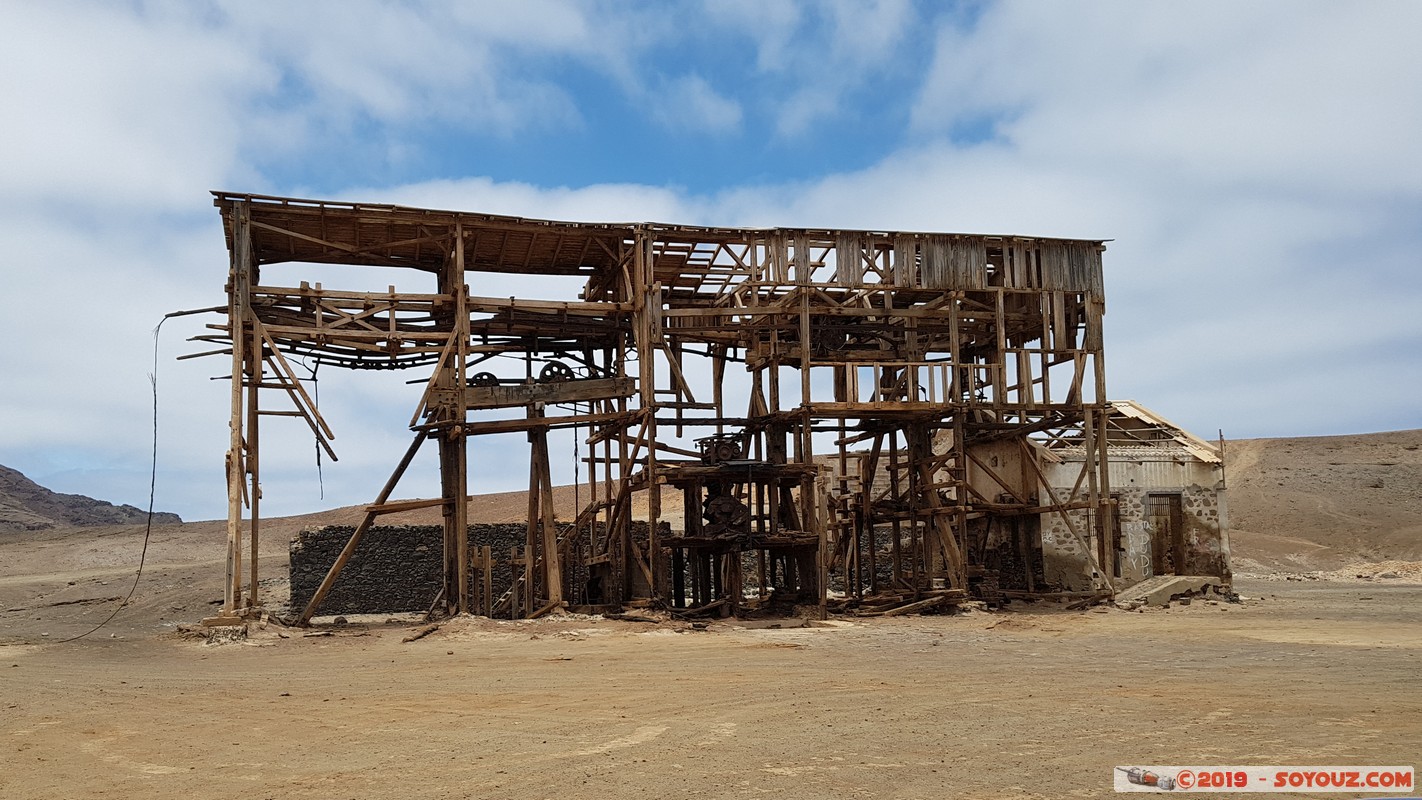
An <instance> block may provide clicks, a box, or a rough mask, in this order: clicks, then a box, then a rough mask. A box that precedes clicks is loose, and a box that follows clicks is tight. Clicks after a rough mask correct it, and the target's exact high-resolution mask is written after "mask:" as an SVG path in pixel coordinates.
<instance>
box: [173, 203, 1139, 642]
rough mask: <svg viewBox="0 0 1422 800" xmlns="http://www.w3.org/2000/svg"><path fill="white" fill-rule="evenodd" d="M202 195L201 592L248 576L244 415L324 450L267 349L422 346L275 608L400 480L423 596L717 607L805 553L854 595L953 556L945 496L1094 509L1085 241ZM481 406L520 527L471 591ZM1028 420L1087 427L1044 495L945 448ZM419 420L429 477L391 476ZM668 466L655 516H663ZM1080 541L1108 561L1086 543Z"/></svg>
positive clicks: (309, 351)
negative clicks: (352, 279)
mask: <svg viewBox="0 0 1422 800" xmlns="http://www.w3.org/2000/svg"><path fill="white" fill-rule="evenodd" d="M216 205H217V207H218V209H219V210H220V212H221V214H222V219H223V224H224V227H225V230H226V236H227V243H228V247H229V252H230V255H231V270H230V273H229V278H228V285H227V290H228V308H227V315H228V320H227V322H226V324H224V325H215V326H212V327H213V328H214V331H213V333H212V334H211V335H209V336H205V337H199V338H203V339H207V340H211V341H215V342H218V343H220V345H221V346H222V347H221V349H220V350H218V351H216V352H220V353H230V355H231V363H232V394H231V442H230V447H229V451H228V456H227V469H228V512H229V513H228V568H227V586H226V594H225V606H224V610H225V611H226V612H228V613H232V614H240V613H244V612H245V611H247V610H249V609H254V608H257V607H259V606H260V603H261V599H260V598H259V597H258V594H257V591H258V585H259V584H258V574H257V560H256V553H257V545H258V539H259V533H260V514H259V502H260V499H261V491H260V489H259V485H260V483H259V476H260V459H259V447H258V444H259V436H258V433H259V422H260V419H261V417H262V416H264V415H268V414H279V415H287V416H298V417H301V418H302V419H304V420H305V421H306V422H307V423H308V424H309V425H310V427H311V429H312V431H313V432H314V433H315V435H316V437H317V440H318V441H319V442H320V443H321V445H322V446H323V447H325V448H326V449H327V451H328V452H329V451H330V446H329V443H328V442H329V440H330V439H331V437H332V432H331V430H330V428H329V427H328V426H327V424H326V422H325V421H324V420H323V419H322V417H321V415H320V413H319V412H318V410H317V409H316V406H315V404H314V403H313V402H312V401H311V398H310V397H308V396H307V394H306V391H305V390H304V389H303V387H302V385H301V383H300V381H298V380H297V376H296V374H295V373H294V372H293V370H292V368H291V364H290V363H289V362H288V357H289V356H293V355H300V356H303V357H314V358H315V359H317V360H318V361H319V362H320V363H322V364H328V365H334V366H339V367H345V368H352V369H362V368H372V369H392V368H393V369H407V370H416V371H419V372H420V373H421V374H425V373H427V374H428V379H427V380H426V381H424V389H423V392H422V393H421V396H420V398H419V401H418V403H417V405H416V408H415V409H414V412H413V415H412V417H411V419H410V431H411V434H412V436H413V440H412V442H411V444H410V447H409V449H408V451H407V452H406V453H405V455H404V457H403V458H402V459H401V460H400V461H399V462H398V465H397V466H396V468H395V469H394V471H393V472H392V474H391V476H390V480H389V481H388V482H387V484H386V486H385V488H384V490H382V492H381V493H380V495H379V496H378V497H377V498H376V499H375V501H374V502H373V503H372V504H371V505H370V506H368V507H367V509H366V514H365V518H364V520H363V521H362V522H361V524H360V525H359V526H358V527H357V528H356V531H355V533H354V535H353V536H352V537H351V540H350V542H349V544H348V545H347V547H346V549H345V552H343V553H342V555H341V558H340V559H339V560H338V561H337V563H336V564H335V566H334V567H333V568H332V570H331V572H330V574H329V575H328V576H327V580H326V581H325V583H324V584H323V585H322V587H321V589H320V590H319V591H318V592H317V593H316V596H315V597H314V598H313V599H312V601H311V603H310V604H309V605H308V607H307V608H306V609H304V611H303V613H302V614H301V619H302V621H305V620H308V619H309V618H310V617H311V616H312V615H313V614H314V613H315V612H316V610H317V609H318V608H319V606H320V602H321V599H322V598H323V597H324V595H325V593H326V590H328V589H329V588H330V586H331V584H332V583H333V582H334V580H335V578H336V576H337V575H338V574H339V573H340V570H341V567H342V566H343V565H344V563H345V562H346V560H347V558H348V557H349V556H350V554H351V552H353V551H354V549H355V547H356V545H357V544H358V543H359V541H360V539H361V536H362V535H363V534H364V532H365V531H366V530H367V529H368V528H369V527H370V525H371V524H373V523H374V521H375V520H377V519H378V518H379V517H380V515H382V514H385V513H390V512H394V511H404V510H409V509H411V508H417V507H422V506H439V507H440V508H441V509H442V510H443V519H444V529H445V537H444V565H445V566H444V590H443V593H442V595H441V597H440V598H439V599H438V600H437V605H439V606H440V607H441V608H442V609H443V610H444V611H446V612H449V613H483V614H491V615H492V614H495V613H499V614H504V615H517V616H534V615H537V614H539V613H544V612H546V611H547V610H549V609H552V608H557V607H559V606H564V605H575V606H598V607H611V606H626V605H637V604H652V605H659V606H662V607H667V608H671V609H676V610H679V613H694V612H698V611H710V610H712V609H716V610H718V612H719V613H735V612H739V611H742V610H744V608H745V607H746V606H754V605H760V604H762V603H769V602H771V601H772V600H777V601H786V602H789V603H798V604H802V605H804V606H811V607H816V608H818V609H819V610H820V612H821V613H823V612H824V610H825V609H826V607H827V604H828V602H829V597H830V595H831V591H830V589H831V584H832V583H834V582H838V583H839V585H840V587H841V589H842V590H843V594H842V595H841V594H840V592H835V595H836V597H837V598H838V597H840V596H843V597H844V598H847V600H848V601H852V602H857V603H863V604H865V606H866V607H873V606H874V605H875V604H876V603H877V604H880V605H881V606H882V604H884V603H890V602H915V603H922V602H925V601H933V602H940V601H950V600H952V599H954V598H959V597H963V596H966V595H967V593H968V592H969V591H970V590H971V589H972V588H973V585H974V579H975V578H976V577H977V576H979V575H981V574H983V567H982V564H981V563H979V559H978V558H977V556H976V555H975V553H976V548H975V545H974V543H973V541H972V538H971V536H970V533H969V532H970V529H971V528H972V522H973V520H978V519H982V518H984V517H992V518H1001V519H1009V518H1013V517H1021V516H1024V515H1031V514H1054V513H1056V514H1062V515H1063V516H1067V515H1068V512H1072V511H1078V512H1079V511H1080V510H1082V509H1085V510H1086V512H1087V517H1086V518H1087V519H1089V520H1090V523H1089V524H1090V525H1092V526H1094V528H1095V530H1094V531H1090V530H1088V531H1085V532H1084V533H1083V536H1091V535H1095V537H1096V539H1097V542H1098V545H1099V543H1104V542H1105V541H1109V540H1110V537H1109V535H1107V532H1105V531H1103V530H1102V527H1103V526H1105V525H1109V520H1110V517H1111V515H1110V514H1107V513H1100V512H1102V510H1103V509H1105V508H1106V507H1107V505H1108V504H1109V502H1110V501H1109V495H1110V487H1109V486H1108V485H1107V480H1108V479H1107V472H1106V470H1105V446H1104V440H1100V439H1097V438H1096V437H1095V434H1096V432H1098V431H1100V430H1102V429H1104V420H1105V416H1104V415H1103V414H1102V413H1101V412H1102V410H1103V409H1104V407H1105V373H1104V362H1103V360H1102V337H1101V318H1102V314H1103V311H1104V295H1103V291H1102V281H1101V252H1102V250H1103V249H1104V247H1103V245H1102V243H1101V242H1099V241H1079V240H1063V239H1041V238H1025V237H1009V236H978V235H958V234H938V233H891V232H870V231H843V230H801V229H795V230H786V229H743V228H705V227H689V226H674V225H661V224H590V223H568V222H550V221H544V220H532V219H520V218H512V217H500V216H492V215H487V214H472V213H459V212H447V211H431V210H424V209H416V208H403V207H397V206H388V205H358V204H348V203H335V202H319V201H305V200H295V199H290V198H277V197H263V196H254V195H238V194H227V193H218V194H216ZM281 262H299V263H312V264H337V265H365V266H377V267H385V268H389V269H391V272H392V275H394V276H396V277H398V276H400V275H407V274H410V273H409V271H412V270H413V271H417V272H424V273H428V274H430V275H433V276H435V278H436V281H435V283H436V285H437V291H435V292H434V293H429V294H415V293H406V292H398V291H396V289H395V287H394V285H392V286H391V287H390V289H389V291H388V292H378V293H369V292H350V291H340V290H334V289H327V288H323V287H322V285H321V284H315V285H311V284H308V283H306V282H302V283H301V284H300V285H298V286H272V285H267V284H265V283H263V282H262V279H261V275H262V269H263V267H265V266H267V265H270V264H275V263H281ZM480 272H500V273H524V274H529V275H563V276H578V277H580V278H582V279H584V281H585V283H584V288H583V291H582V293H581V296H580V297H579V298H577V299H575V300H574V299H568V300H557V299H527V298H495V297H482V296H479V295H477V294H475V293H474V292H473V291H471V285H473V286H477V285H478V281H477V280H475V281H471V280H470V276H471V274H473V273H480ZM394 282H395V281H394V280H392V284H393V283H394ZM511 363H517V364H519V372H520V373H521V374H514V375H510V374H508V368H507V366H506V365H508V364H511ZM496 365H505V366H504V372H502V373H501V372H499V371H498V367H497V366H496ZM263 390H266V391H263ZM268 397H276V398H283V403H282V405H281V407H280V408H271V407H268V405H267V403H268V401H267V399H266V398H268ZM507 409H522V411H523V414H522V416H520V417H518V418H512V419H511V418H507V412H506V410H507ZM498 411H503V414H501V415H498V414H495V413H492V412H498ZM566 428H573V429H575V432H576V435H577V437H578V441H579V448H580V453H581V460H580V463H581V464H582V465H583V466H585V467H586V469H585V470H582V471H581V481H580V484H579V489H578V491H579V495H580V497H581V499H582V500H583V501H584V502H583V504H582V506H581V508H580V510H579V511H578V513H577V516H576V518H575V519H573V520H570V521H569V520H564V521H563V522H571V523H572V524H571V525H570V526H568V525H565V526H562V527H561V528H560V527H559V526H558V525H555V520H554V514H553V503H552V488H553V487H552V479H551V477H550V463H549V454H548V433H549V431H552V430H557V429H566ZM511 431H516V432H524V433H526V434H527V436H528V441H529V463H530V481H529V495H528V496H529V516H528V529H527V530H528V535H527V541H526V543H525V547H524V548H522V549H521V551H520V552H518V553H515V554H514V558H515V559H516V565H515V566H516V575H517V577H516V580H515V585H514V586H513V587H512V588H510V589H509V590H508V591H507V592H505V593H503V595H502V596H497V595H494V594H493V593H491V592H490V591H489V590H488V581H487V575H488V571H489V567H490V555H489V554H488V552H487V549H485V551H484V552H478V553H475V552H471V550H470V547H469V542H468V535H467V533H466V531H467V525H468V523H469V520H468V510H467V509H468V504H467V502H466V498H467V496H468V493H469V486H468V464H467V440H468V438H469V437H471V436H480V435H486V434H494V433H506V432H511ZM1053 436H1055V437H1062V436H1072V437H1075V438H1076V439H1082V440H1084V442H1085V446H1086V448H1087V451H1088V453H1090V456H1089V457H1088V458H1087V461H1086V465H1085V467H1084V468H1083V472H1082V479H1081V480H1080V481H1078V488H1079V490H1080V491H1074V492H1072V493H1071V495H1070V496H1068V497H1058V496H1055V494H1054V493H1051V496H1049V491H1050V490H1047V491H1040V490H1034V491H1027V490H1024V489H1022V488H1021V486H1023V485H1024V484H1022V483H1020V482H1016V483H1014V481H1012V480H1009V479H1008V478H1007V477H999V478H998V480H999V482H1000V483H1001V484H1002V488H1003V491H1001V492H991V491H987V492H985V491H983V490H982V489H981V488H974V486H973V485H972V484H970V483H969V482H968V480H967V479H966V477H965V475H966V471H967V470H968V469H969V465H970V464H972V463H973V462H974V460H975V459H976V456H975V454H974V448H975V447H978V446H980V445H983V444H985V443H992V442H1001V441H1007V440H1017V441H1018V443H1019V444H1020V446H1021V447H1022V448H1024V452H1031V453H1033V454H1034V455H1033V456H1032V458H1030V459H1028V460H1029V461H1031V462H1032V465H1033V467H1034V468H1035V467H1036V462H1035V460H1033V459H1035V458H1036V457H1037V456H1036V455H1035V453H1037V451H1041V450H1042V448H1040V447H1036V446H1035V445H1034V444H1033V443H1032V442H1033V440H1034V439H1041V438H1044V437H1053ZM431 440H432V441H433V446H435V447H437V448H438V450H439V463H440V474H441V486H440V495H439V498H438V499H433V500H416V501H392V500H391V499H390V498H391V494H392V492H393V490H394V488H395V486H396V483H397V482H398V481H399V479H400V477H401V475H402V474H403V473H404V471H405V469H406V468H407V467H408V466H409V464H410V463H411V461H412V459H413V458H414V456H415V454H416V452H417V451H418V450H419V449H420V448H421V447H422V446H423V445H424V444H425V443H426V442H429V441H431ZM330 455H331V456H332V457H334V453H333V452H331V453H330ZM978 466H979V467H982V468H985V469H988V471H989V472H991V468H990V467H988V466H987V465H986V464H985V463H979V464H978ZM1024 470H1025V467H1024ZM1031 485H1033V486H1038V487H1040V486H1044V482H1042V483H1040V484H1039V483H1038V482H1036V481H1033V482H1032V484H1031ZM1014 487H1016V488H1014ZM668 492H675V493H679V494H680V500H681V503H680V506H681V509H682V513H681V514H680V519H679V520H664V519H663V517H664V508H668V507H670V506H669V505H668V503H667V502H665V501H666V500H667V499H668ZM244 506H245V508H246V509H247V510H246V513H245V518H244ZM664 521H665V522H676V523H677V524H676V525H674V526H673V525H664V524H663V522H664ZM244 555H245V556H246V557H247V558H248V562H249V563H248V568H247V569H246V570H245V571H244V569H243V564H242V560H243V558H244ZM1099 557H1100V561H1101V562H1102V564H1101V565H1099V566H1100V569H1101V574H1102V575H1109V574H1110V565H1109V563H1105V562H1107V561H1108V560H1109V558H1110V557H1111V553H1110V552H1108V551H1107V549H1106V548H1105V547H1104V546H1100V547H1099ZM1029 580H1030V579H1029ZM481 587H482V588H481ZM886 598H887V599H886Z"/></svg>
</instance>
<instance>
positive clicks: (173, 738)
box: [0, 567, 1422, 798]
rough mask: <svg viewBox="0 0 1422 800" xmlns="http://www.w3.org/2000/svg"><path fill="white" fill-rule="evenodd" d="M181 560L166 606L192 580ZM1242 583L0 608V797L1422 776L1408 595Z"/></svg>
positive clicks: (760, 790)
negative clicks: (865, 597) (752, 614)
mask: <svg viewBox="0 0 1422 800" xmlns="http://www.w3.org/2000/svg"><path fill="white" fill-rule="evenodd" d="M169 569H170V572H169V577H168V578H167V579H166V580H171V581H172V582H173V584H174V588H172V589H171V590H170V591H173V592H180V591H181V588H180V587H181V586H182V585H183V584H184V583H185V582H186V581H188V580H191V578H192V577H196V576H178V575H176V574H174V573H173V572H172V571H171V570H172V569H173V568H169ZM206 569H207V568H206V567H203V568H200V571H205V570H206ZM157 574H162V573H161V572H160V573H155V575H157ZM65 585H66V586H67V582H66V584H65ZM109 585H110V586H113V585H114V583H113V582H110V584H109ZM26 587H28V589H27V588H26ZM34 587H35V584H34V583H33V582H26V581H25V580H21V576H15V575H13V574H11V575H10V576H9V577H8V578H6V582H5V584H4V588H6V589H7V593H8V594H9V595H10V596H11V597H12V598H13V597H15V596H16V595H17V594H23V593H26V592H27V591H32V590H33V589H34ZM67 588H68V589H69V590H72V589H73V588H74V587H67ZM1239 588H1240V590H1241V591H1242V593H1243V594H1244V595H1245V596H1246V598H1248V599H1247V600H1246V601H1245V602H1244V603H1243V604H1229V603H1214V602H1211V603H1206V602H1202V601H1198V600H1197V601H1196V602H1194V603H1192V604H1191V605H1190V606H1188V607H1178V606H1177V607H1174V608H1171V609H1169V610H1149V611H1145V612H1126V611H1120V610H1115V609H1111V610H1106V609H1098V610H1094V611H1085V612H1067V611H1062V610H1060V608H1059V607H1057V606H1054V605H1046V604H1043V605H1032V606H1029V605H1018V606H1014V607H1013V608H1012V609H1011V610H1005V611H1000V612H974V613H969V614H963V615H958V616H942V617H915V618H894V619H880V620H874V621H869V620H846V621H836V620H832V621H831V623H830V624H829V625H828V626H825V627H793V628H792V627H782V628H779V629H774V628H743V627H738V626H737V625H736V624H727V623H716V624H713V625H712V626H711V627H710V628H709V629H708V630H704V631H697V630H692V629H690V628H689V627H688V626H686V625H685V624H683V623H666V624H660V625H654V624H649V623H628V622H616V621H609V620H601V619H588V618H565V619H549V620H537V621H532V622H491V621H488V620H477V619H465V620H456V621H453V622H449V623H446V624H445V625H444V626H443V627H441V628H440V629H439V630H438V631H436V632H434V633H432V634H430V635H428V636H426V637H424V638H422V639H419V640H417V641H412V642H403V641H402V640H403V639H404V638H406V637H408V636H410V635H411V633H413V632H414V631H416V630H417V629H418V628H419V625H418V624H417V623H416V622H413V621H409V622H402V623H398V624H389V623H386V622H384V621H383V620H376V621H374V622H373V623H370V624H365V623H356V624H352V625H349V626H346V627H343V628H333V627H326V628H318V629H317V630H315V631H312V632H311V633H316V634H325V635H314V636H313V635H307V633H308V632H303V631H298V630H293V631H279V630H278V629H276V628H274V627H271V628H267V629H265V630H258V631H254V632H253V634H252V636H251V637H250V638H249V639H247V640H246V641H244V642H232V643H226V644H213V643H209V642H208V641H206V640H204V639H202V638H197V637H192V636H187V635H184V634H181V633H179V632H176V631H175V630H174V629H173V624H172V623H171V622H162V621H159V620H157V619H154V618H153V615H154V614H155V612H157V611H158V610H159V607H158V606H155V605H153V604H151V603H150V604H147V605H144V606H140V607H139V608H138V609H137V610H135V611H134V615H133V616H128V612H127V611H126V612H125V615H124V616H121V617H120V620H125V617H127V619H126V621H123V622H121V623H119V624H116V626H114V627H113V628H105V629H104V630H103V631H101V632H100V633H99V634H95V635H94V636H92V637H89V638H86V639H82V640H80V641H77V642H72V643H69V644H58V643H55V641H54V640H55V639H57V638H61V637H63V636H65V635H72V634H73V633H78V632H80V631H82V630H83V628H84V626H83V623H84V622H85V621H87V620H92V619H93V618H94V617H95V616H97V615H98V614H99V613H100V612H101V611H104V610H105V609H106V608H107V607H108V605H105V604H91V605H90V606H89V607H86V606H85V605H84V604H66V605H54V606H50V605H41V606H38V607H36V608H32V609H31V610H29V611H23V612H7V613H5V614H4V615H3V617H0V619H3V620H4V627H3V628H0V631H3V632H2V633H0V793H3V796H4V797H6V798H55V797H65V798H77V797H146V798H192V797H237V796H242V797H252V798H268V797H271V798H347V797H349V798H387V797H389V798H427V797H428V798H483V797H518V798H543V797H565V798H566V797H586V796H594V795H598V796H604V797H617V798H623V797H628V798H630V797H659V798H660V797H665V798H676V797H698V798H708V797H709V798H719V797H727V798H729V797H759V796H772V797H792V798H819V797H841V798H842V797H885V798H919V797H922V798H928V797H935V798H936V797H942V796H945V795H957V796H969V797H984V798H999V797H1003V798H1006V797H1024V798H1039V797H1040V798H1046V797H1105V796H1109V795H1111V794H1112V792H1111V788H1110V787H1111V768H1112V767H1113V766H1114V765H1126V764H1152V763H1161V764H1171V763H1175V764H1187V763H1194V764H1298V765H1310V764H1388V765H1390V764H1414V763H1416V762H1417V754H1418V749H1417V743H1418V742H1419V741H1422V688H1419V686H1418V683H1417V674H1418V666H1419V664H1422V660H1419V655H1422V614H1420V613H1419V609H1422V585H1419V584H1417V583H1410V582H1407V581H1405V580H1393V581H1389V582H1381V581H1376V580H1374V581H1356V580H1355V581H1353V582H1348V583H1344V582H1327V581H1253V582H1248V581H1247V582H1245V583H1244V584H1243V585H1241V586H1240V587H1239ZM159 593H160V594H161V592H159ZM172 596H173V597H176V596H177V595H176V594H175V595H172ZM170 599H171V598H170ZM160 602H161V601H160ZM173 616H182V617H184V618H186V619H191V618H192V617H193V616H194V614H193V613H192V609H188V610H187V611H185V612H182V613H178V612H174V615H173ZM99 618H101V617H99ZM784 624H785V625H793V624H796V623H795V622H787V623H784ZM111 632H112V633H113V636H112V637H111V636H110V635H109V634H110V633H111ZM45 633H48V634H49V635H48V636H44V635H42V634H45ZM283 635H284V636H285V637H287V638H283Z"/></svg>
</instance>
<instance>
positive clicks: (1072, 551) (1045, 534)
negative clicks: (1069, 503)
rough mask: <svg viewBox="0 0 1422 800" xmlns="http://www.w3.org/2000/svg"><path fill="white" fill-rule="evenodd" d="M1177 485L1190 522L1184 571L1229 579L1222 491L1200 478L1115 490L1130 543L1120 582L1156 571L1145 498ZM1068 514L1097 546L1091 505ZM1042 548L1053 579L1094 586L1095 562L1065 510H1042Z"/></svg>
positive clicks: (1065, 585)
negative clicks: (1185, 483) (1200, 482)
mask: <svg viewBox="0 0 1422 800" xmlns="http://www.w3.org/2000/svg"><path fill="white" fill-rule="evenodd" d="M1176 491H1178V492H1179V494H1180V496H1181V501H1180V502H1181V511H1182V518H1183V522H1184V526H1185V531H1184V539H1185V564H1184V565H1183V569H1181V570H1180V571H1179V574H1184V575H1215V576H1219V577H1221V578H1224V579H1226V580H1229V578H1230V572H1229V553H1228V540H1227V538H1225V536H1224V535H1222V534H1221V533H1220V531H1221V522H1222V521H1223V519H1224V517H1223V508H1222V506H1223V499H1224V496H1223V494H1222V493H1221V492H1219V491H1217V490H1215V489H1212V488H1206V487H1202V486H1199V485H1197V484H1192V485H1190V486H1187V487H1183V488H1180V489H1175V490H1171V489H1164V488H1160V487H1140V486H1127V487H1123V488H1121V489H1120V491H1118V492H1113V494H1116V495H1117V503H1118V506H1117V507H1118V509H1119V514H1120V516H1119V519H1120V523H1121V533H1122V545H1123V547H1124V549H1125V555H1124V556H1123V557H1121V576H1120V578H1115V577H1114V576H1113V582H1115V583H1116V584H1117V588H1121V587H1124V586H1130V585H1132V584H1136V583H1139V582H1141V581H1143V580H1145V579H1146V578H1149V577H1151V576H1152V574H1153V573H1152V566H1151V555H1152V553H1151V530H1150V523H1149V521H1148V520H1147V519H1146V499H1145V498H1146V496H1147V495H1149V494H1161V493H1167V492H1170V493H1173V492H1176ZM1069 514H1070V515H1071V518H1072V522H1073V523H1074V524H1075V525H1076V529H1077V531H1078V532H1079V533H1080V534H1081V535H1082V537H1083V538H1084V539H1085V540H1086V541H1085V543H1086V544H1087V545H1088V546H1090V547H1093V548H1094V547H1095V541H1094V539H1093V536H1094V531H1093V528H1092V525H1091V522H1090V520H1089V517H1088V515H1087V513H1086V511H1085V510H1081V509H1078V510H1075V511H1071V512H1069ZM1042 552H1043V561H1044V566H1045V573H1046V579H1047V581H1048V583H1050V584H1053V585H1056V586H1059V587H1061V588H1062V589H1065V590H1069V591H1081V590H1085V589H1089V588H1090V587H1091V570H1092V568H1091V562H1090V560H1089V559H1088V558H1087V555H1086V553H1084V552H1083V551H1082V547H1081V543H1079V542H1078V541H1077V539H1076V537H1074V536H1072V535H1071V531H1070V530H1069V529H1068V527H1067V524H1066V522H1065V521H1064V520H1063V519H1062V517H1061V515H1060V514H1043V515H1042ZM1092 552H1095V551H1094V550H1093V551H1092Z"/></svg>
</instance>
